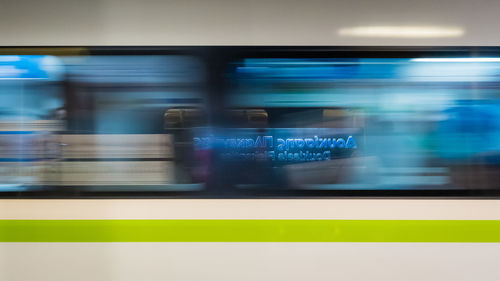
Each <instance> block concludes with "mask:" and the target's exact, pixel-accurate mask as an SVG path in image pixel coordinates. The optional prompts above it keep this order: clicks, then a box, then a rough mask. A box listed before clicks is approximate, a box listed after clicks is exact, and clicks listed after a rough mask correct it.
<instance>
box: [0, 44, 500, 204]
mask: <svg viewBox="0 0 500 281" xmlns="http://www.w3.org/2000/svg"><path fill="white" fill-rule="evenodd" d="M23 54H40V55H56V56H57V55H68V54H69V55H85V56H100V55H106V56H114V55H121V56H123V55H138V56H141V55H145V56H146V55H188V56H193V57H195V58H197V59H199V60H200V61H202V63H203V64H204V65H205V67H206V68H207V70H208V73H207V76H208V77H207V93H208V98H209V103H210V104H209V106H210V107H211V108H212V111H211V113H210V114H211V115H210V118H211V119H212V120H214V122H215V123H216V124H217V122H219V120H220V118H222V116H220V115H219V114H218V113H217V112H219V110H218V109H222V108H223V106H224V105H223V100H224V98H225V97H226V96H227V95H228V87H229V85H228V83H227V80H225V78H224V77H225V74H226V73H227V71H228V69H229V68H230V67H231V66H230V64H232V63H234V62H235V61H238V60H240V59H242V58H318V57H321V58H442V57H447V58H453V57H498V56H500V47H486V46H418V47H417V46H83V47H82V46H64V47H63V46H10V47H0V55H23ZM206 187H207V188H206V189H205V190H202V191H191V192H179V191H116V192H115V191H113V192H110V191H105V192H96V191H85V190H83V189H79V188H65V187H49V188H46V189H43V190H36V191H19V192H0V198H53V199H57V198H61V199H73V198H74V199H76V198H179V199H180V198H200V199H203V198H210V199H214V198H217V199H234V198H242V199H243V198H245V199H246V198H269V199H270V198H282V199H287V198H289V199H293V198H295V199H296V198H311V199H314V198H317V199H325V198H405V199H408V198H411V199H418V198H424V199H429V198H446V199H457V198H460V199H468V198H474V199H478V198H500V189H498V190H494V189H474V190H470V189H464V190H458V189H442V190H425V189H421V190H418V189H415V190H388V189H385V190H384V189H382V190H376V189H373V190H245V189H244V190H230V191H229V192H228V190H227V188H221V187H220V186H216V184H215V183H213V182H208V183H207V185H206Z"/></svg>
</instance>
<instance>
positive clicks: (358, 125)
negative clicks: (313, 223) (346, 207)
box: [216, 58, 500, 190]
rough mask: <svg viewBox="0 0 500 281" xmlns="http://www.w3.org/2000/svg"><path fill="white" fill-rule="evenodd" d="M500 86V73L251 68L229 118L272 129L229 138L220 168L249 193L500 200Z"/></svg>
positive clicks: (236, 69)
mask: <svg viewBox="0 0 500 281" xmlns="http://www.w3.org/2000/svg"><path fill="white" fill-rule="evenodd" d="M499 74H500V64H499V63H498V62H496V61H488V62H484V61H483V62H480V61H474V60H453V59H451V60H449V61H447V60H445V59H441V60H438V59H435V60H433V59H421V58H420V59H418V58H417V59H412V58H406V59H404V58H398V59H396V58H393V59H391V58H366V59H360V58H350V59H349V58H347V59H346V58H342V59H335V58H329V59H315V58H248V59H242V60H240V61H237V62H235V63H234V64H233V67H232V71H231V72H230V73H229V74H228V77H230V79H232V80H233V81H232V88H231V92H230V94H229V95H228V98H227V105H226V106H227V108H228V109H229V110H234V108H259V109H260V110H261V111H262V112H266V119H267V121H268V124H267V126H266V127H265V128H260V129H250V128H252V127H254V126H252V124H250V123H249V122H248V123H247V124H242V125H241V126H240V128H237V129H235V128H232V129H228V130H226V132H225V133H224V134H223V136H222V137H220V141H219V143H220V142H221V141H222V142H225V143H224V144H219V145H218V146H217V147H218V148H219V151H220V155H221V157H220V158H221V160H220V162H221V164H220V165H221V166H223V167H224V170H225V171H227V170H231V172H230V174H231V175H232V177H231V179H230V184H233V185H235V186H236V187H239V188H262V189H264V188H280V189H295V190H297V189H298V190H447V189H498V188H500V184H499V181H497V180H496V177H497V176H496V175H498V172H499V171H498V168H497V167H498V164H499V163H500V162H498V159H500V158H499V155H500V154H499V153H498V144H499V143H498V137H499V136H500V133H499V132H500V131H499V129H500V127H499V126H500V123H499V122H498V121H497V120H500V119H499V117H500V116H498V114H499V112H500V111H499V109H500V107H499V105H500V103H499V102H498V99H499V97H500V92H498V85H497V83H498V82H497V80H498V78H497V77H498V75H499ZM266 138H267V143H266V142H265V141H264V142H262V141H261V140H262V139H266ZM259 140H260V141H261V142H259ZM233 141H234V142H235V144H232V143H231V142H233ZM216 142H217V141H216ZM234 162H237V163H238V165H235V164H234ZM228 163H229V164H228Z"/></svg>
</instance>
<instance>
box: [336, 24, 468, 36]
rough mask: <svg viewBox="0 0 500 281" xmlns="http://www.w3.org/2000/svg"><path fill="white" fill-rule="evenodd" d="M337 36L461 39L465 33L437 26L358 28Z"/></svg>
mask: <svg viewBox="0 0 500 281" xmlns="http://www.w3.org/2000/svg"><path fill="white" fill-rule="evenodd" d="M338 34H339V35H340V36H354V37H403V38H436V37H461V36H463V35H464V34H465V31H464V30H463V29H461V28H458V27H439V26H359V27H350V28H341V29H339V31H338Z"/></svg>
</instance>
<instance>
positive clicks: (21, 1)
mask: <svg viewBox="0 0 500 281" xmlns="http://www.w3.org/2000/svg"><path fill="white" fill-rule="evenodd" d="M498 11H500V1H498V0H474V1H471V0H420V1H416V0H409V1H408V0H379V1H376V0H349V1H340V0H330V1H328V0H247V1H238V0H85V1H82V0H38V1H37V0H1V1H0V45H3V46H5V45H122V44H125V45H500V35H498V32H497V31H498V27H500V17H498ZM360 25H362V26H366V25H431V26H452V27H458V28H462V29H464V31H465V34H464V35H463V36H462V37H458V38H441V39H436V38H432V39H404V38H392V39H387V38H385V39H381V38H370V39H360V38H353V37H342V36H339V35H338V29H339V28H342V27H352V26H360Z"/></svg>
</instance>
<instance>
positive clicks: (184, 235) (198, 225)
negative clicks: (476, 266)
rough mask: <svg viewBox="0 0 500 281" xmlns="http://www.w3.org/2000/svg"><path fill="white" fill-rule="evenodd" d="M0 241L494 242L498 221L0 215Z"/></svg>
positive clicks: (498, 235) (499, 239)
mask: <svg viewBox="0 0 500 281" xmlns="http://www.w3.org/2000/svg"><path fill="white" fill-rule="evenodd" d="M0 242H500V221H499V220H0Z"/></svg>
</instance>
